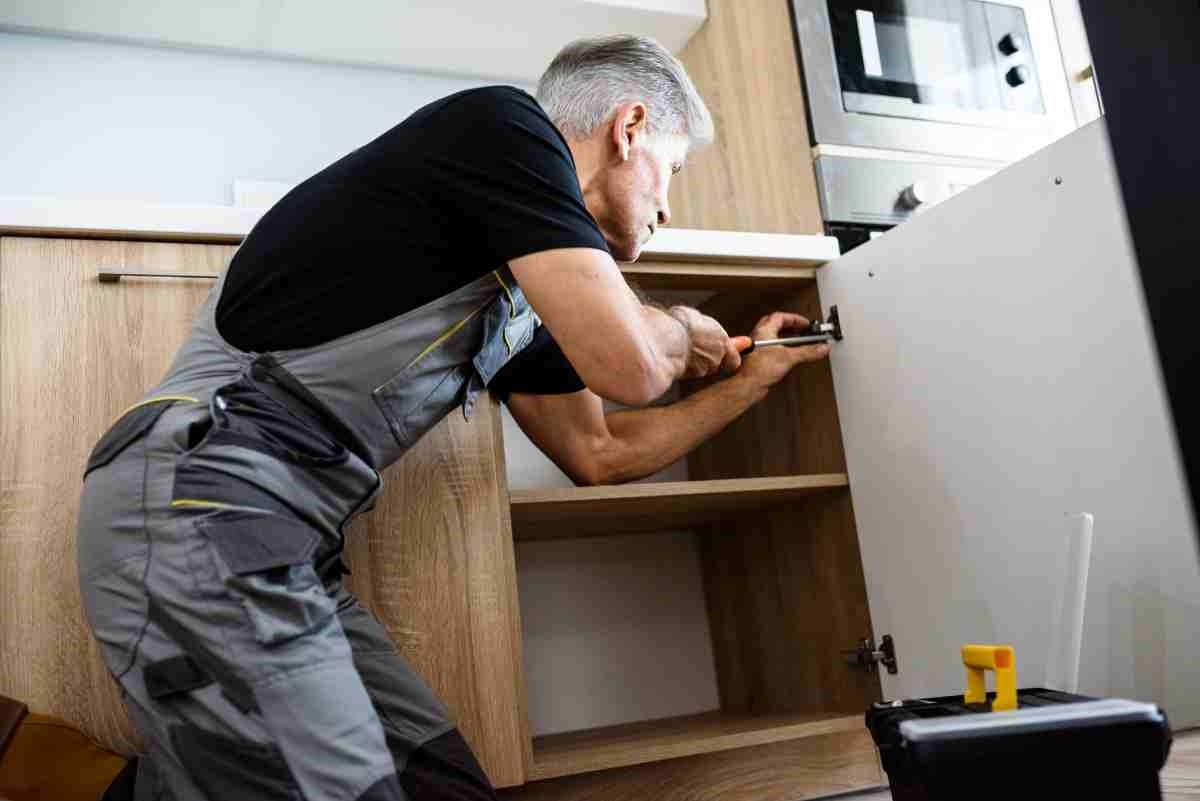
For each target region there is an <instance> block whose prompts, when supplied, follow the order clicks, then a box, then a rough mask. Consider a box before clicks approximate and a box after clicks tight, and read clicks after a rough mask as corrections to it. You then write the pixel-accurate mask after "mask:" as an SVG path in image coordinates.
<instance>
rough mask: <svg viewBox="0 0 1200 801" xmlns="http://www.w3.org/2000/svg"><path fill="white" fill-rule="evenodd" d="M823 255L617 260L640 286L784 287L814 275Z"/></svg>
mask: <svg viewBox="0 0 1200 801" xmlns="http://www.w3.org/2000/svg"><path fill="white" fill-rule="evenodd" d="M824 263H825V260H824V259H813V260H810V261H796V262H793V263H790V264H749V263H744V262H743V263H737V264H735V263H727V264H715V263H703V262H700V261H698V260H689V261H673V260H671V261H668V260H666V259H664V258H662V257H654V258H653V259H652V260H647V261H638V262H634V263H632V264H621V265H620V267H621V272H622V273H624V274H625V277H626V278H627V279H629V280H631V281H634V282H636V283H637V285H638V286H640V287H642V288H643V289H710V290H717V291H726V290H730V289H743V290H744V289H756V290H757V289H787V288H789V287H794V286H797V285H799V284H802V283H807V282H809V281H813V280H814V279H815V278H816V275H817V272H816V268H817V267H818V266H820V265H821V264H824Z"/></svg>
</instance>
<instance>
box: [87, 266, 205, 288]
mask: <svg viewBox="0 0 1200 801" xmlns="http://www.w3.org/2000/svg"><path fill="white" fill-rule="evenodd" d="M96 277H97V278H98V279H100V283H102V284H117V283H120V281H121V279H122V278H202V279H207V280H211V281H215V280H216V279H217V278H219V277H220V276H218V275H216V274H215V273H147V272H141V271H139V270H113V269H108V268H105V267H101V268H100V270H99V272H97V273H96Z"/></svg>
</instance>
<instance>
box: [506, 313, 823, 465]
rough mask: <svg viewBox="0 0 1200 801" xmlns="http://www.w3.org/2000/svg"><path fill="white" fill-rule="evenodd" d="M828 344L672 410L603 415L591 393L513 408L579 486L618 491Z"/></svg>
mask: <svg viewBox="0 0 1200 801" xmlns="http://www.w3.org/2000/svg"><path fill="white" fill-rule="evenodd" d="M807 325H808V321H807V320H805V319H804V318H803V317H801V316H799V315H796V314H789V313H786V312H776V313H774V314H772V315H768V316H767V317H764V318H763V319H762V320H761V321H759V324H758V326H756V327H755V332H754V335H755V337H756V338H759V339H768V338H773V337H775V336H778V335H779V332H780V331H781V329H783V328H796V329H802V328H804V327H806V326H807ZM828 352H829V347H828V346H827V345H817V346H810V347H804V348H782V347H781V348H764V349H762V350H759V351H756V352H755V353H754V354H752V355H751V356H749V357H747V359H746V360H745V363H744V365H743V367H742V369H741V370H740V371H739V372H738V373H736V374H735V375H733V376H731V377H729V378H728V379H726V380H724V381H720V382H719V383H716V384H713V385H711V386H708V387H705V388H704V389H702V390H700V391H699V392H697V393H695V394H694V395H691V396H690V397H688V398H686V399H684V400H682V401H679V402H677V403H672V404H670V405H667V406H660V407H651V408H645V409H631V410H624V411H617V412H610V413H608V414H605V413H604V405H603V402H602V401H601V399H600V397H599V396H598V395H597V394H596V393H594V392H591V391H590V390H588V389H584V390H581V391H579V392H574V393H571V394H567V395H530V394H521V393H519V392H515V393H513V394H512V396H511V397H510V398H509V401H508V407H509V410H510V411H511V412H512V414H513V417H514V419H516V421H517V423H518V425H520V426H521V429H522V430H523V431H524V432H525V433H526V434H527V435H528V436H529V438H530V439H531V440H533V442H534V444H535V445H537V446H538V447H539V448H540V449H541V450H542V452H543V453H545V454H546V455H547V456H549V457H550V458H551V459H552V460H553V461H554V463H555V464H557V465H558V466H559V468H560V469H561V470H562V471H563V472H564V473H566V474H567V475H568V476H570V477H571V480H573V481H574V482H575V483H576V484H617V483H622V482H626V481H633V480H634V479H637V478H641V477H643V476H648V475H651V474H652V473H656V472H658V471H659V470H661V469H662V468H664V467H666V466H667V465H669V464H671V463H672V462H675V461H676V460H678V459H680V458H682V457H683V456H685V455H686V454H687V453H689V452H690V451H692V450H693V449H694V448H696V447H697V446H698V445H699V444H700V443H702V442H704V441H705V440H707V439H708V438H710V437H712V436H713V435H714V434H716V433H717V432H718V431H720V430H721V429H722V428H724V427H725V426H726V425H728V424H729V423H730V422H732V421H733V420H735V419H736V418H737V417H738V416H739V415H741V414H742V413H743V412H745V411H746V410H747V409H749V408H750V407H751V406H753V405H754V404H755V403H757V402H758V401H759V400H761V399H762V398H764V397H766V394H767V392H768V390H769V388H770V387H771V386H772V385H773V384H775V383H776V382H778V381H779V380H780V379H782V378H783V376H785V375H786V374H787V373H788V372H789V371H790V370H791V369H792V367H794V366H796V365H797V364H800V363H801V362H806V361H813V360H815V359H821V358H824V357H825V355H826V354H828Z"/></svg>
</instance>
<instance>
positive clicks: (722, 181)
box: [670, 0, 823, 234]
mask: <svg viewBox="0 0 1200 801" xmlns="http://www.w3.org/2000/svg"><path fill="white" fill-rule="evenodd" d="M679 59H680V61H682V62H683V64H684V66H685V67H687V70H688V74H689V75H691V77H692V80H693V81H694V82H695V84H696V88H697V89H699V90H700V94H701V95H702V96H703V97H704V100H705V102H706V103H707V104H708V107H709V110H710V111H711V112H712V114H713V120H714V122H715V125H716V141H715V142H714V143H713V144H712V145H710V146H709V147H707V148H705V149H703V150H700V151H698V152H696V153H694V154H692V155H691V156H689V158H688V163H687V166H686V167H685V168H684V170H683V172H681V173H680V174H679V176H678V177H677V178H676V179H675V180H674V181H673V182H672V183H673V186H672V187H671V194H670V203H671V210H672V221H671V224H672V225H674V226H677V227H680V228H715V229H721V230H733V231H763V232H770V233H788V234H816V233H821V232H822V230H823V228H822V223H821V210H820V203H819V201H818V199H817V181H816V176H815V174H814V172H813V166H812V157H811V155H810V149H811V148H810V144H809V137H808V125H807V122H806V118H805V110H804V95H803V93H802V89H801V85H800V84H801V81H800V71H799V67H798V64H797V58H796V51H795V46H794V44H793V40H792V20H791V11H790V8H789V3H788V0H708V21H707V22H705V24H704V26H703V27H702V28H701V29H700V30H699V31H698V32H697V33H696V35H695V36H693V37H692V39H691V40H690V41H689V42H688V44H687V46H686V47H685V48H684V49H683V51H682V52H681V53H680V54H679Z"/></svg>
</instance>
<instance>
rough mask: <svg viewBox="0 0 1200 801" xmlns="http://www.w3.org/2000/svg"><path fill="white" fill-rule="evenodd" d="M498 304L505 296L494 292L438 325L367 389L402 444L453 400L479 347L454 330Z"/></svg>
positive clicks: (430, 423) (415, 436)
mask: <svg viewBox="0 0 1200 801" xmlns="http://www.w3.org/2000/svg"><path fill="white" fill-rule="evenodd" d="M498 308H504V302H503V301H502V300H501V299H500V297H499V296H496V297H494V298H492V299H491V300H489V301H488V302H487V303H484V304H483V305H481V306H479V307H478V308H476V309H475V310H474V311H472V312H471V313H470V314H468V315H467V316H466V317H464V318H463V319H461V320H459V321H458V322H457V323H455V324H454V325H452V326H450V327H449V328H448V329H446V330H445V331H443V332H442V333H441V334H440V335H438V337H437V338H436V339H434V341H433V342H431V343H429V344H428V345H427V346H426V347H425V348H424V349H423V350H422V351H421V352H420V353H418V354H417V355H416V356H415V357H414V358H413V360H412V361H410V362H409V363H408V364H407V365H406V366H405V367H404V369H403V370H401V371H400V372H399V373H397V374H396V375H394V376H392V377H391V378H390V379H388V381H387V383H385V384H382V385H380V386H378V387H376V388H375V390H374V391H372V393H371V397H372V398H373V399H374V400H375V405H376V406H378V407H379V411H380V412H382V413H383V418H384V419H385V420H386V421H387V424H388V428H389V429H391V432H392V436H393V437H395V438H396V442H397V443H398V444H399V445H400V446H401V447H404V448H408V447H410V446H411V445H412V444H413V443H414V442H416V441H417V440H418V439H419V438H420V437H421V435H422V434H424V433H425V432H426V431H428V430H429V429H430V428H432V427H433V426H434V425H435V424H436V423H437V422H438V421H439V420H441V419H442V418H443V417H445V416H446V415H447V414H449V413H450V410H451V409H453V408H454V407H455V406H456V405H458V400H459V397H460V396H461V395H462V393H463V391H464V388H465V387H466V385H467V382H468V381H470V379H471V375H472V366H471V358H472V357H473V356H474V355H475V353H476V351H477V350H478V340H474V341H472V342H470V343H467V342H465V341H462V338H461V337H458V338H456V337H455V334H458V333H459V332H460V331H461V330H462V329H463V327H464V326H466V324H467V323H468V322H470V321H471V320H472V319H474V318H475V317H477V316H478V315H479V314H481V313H483V314H484V316H485V320H486V319H488V318H490V317H492V316H494V315H495V313H496V310H497V309H498ZM485 324H486V323H485Z"/></svg>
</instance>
